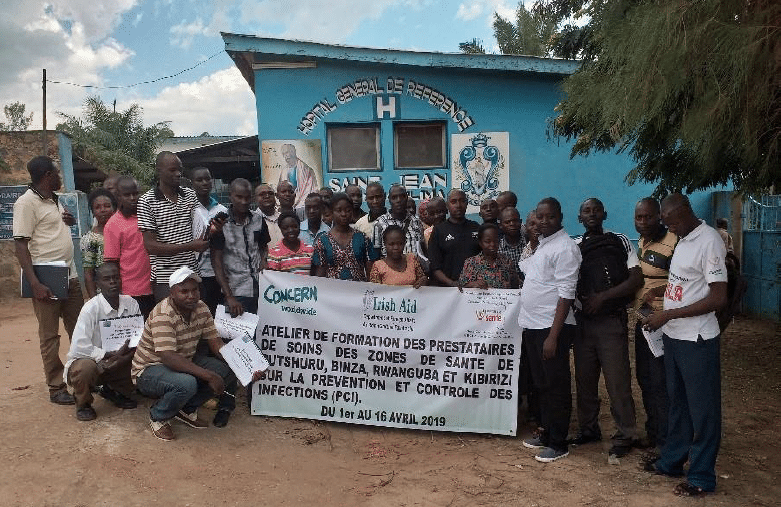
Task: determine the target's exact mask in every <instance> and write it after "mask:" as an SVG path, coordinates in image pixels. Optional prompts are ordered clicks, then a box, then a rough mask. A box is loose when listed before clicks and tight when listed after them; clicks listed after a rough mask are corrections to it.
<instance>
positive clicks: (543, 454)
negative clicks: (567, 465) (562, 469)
mask: <svg viewBox="0 0 781 507" xmlns="http://www.w3.org/2000/svg"><path fill="white" fill-rule="evenodd" d="M567 456H569V451H557V450H556V449H554V448H553V447H546V448H544V449H543V450H542V451H540V453H539V454H538V455H536V456H535V457H534V459H536V460H537V461H539V462H540V463H550V462H551V461H556V460H557V459H561V458H566V457H567Z"/></svg>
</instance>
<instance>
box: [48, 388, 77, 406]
mask: <svg viewBox="0 0 781 507" xmlns="http://www.w3.org/2000/svg"><path fill="white" fill-rule="evenodd" d="M49 401H51V402H52V403H56V404H57V405H75V404H76V399H75V398H74V397H73V395H71V393H69V392H68V391H66V390H65V389H63V390H62V391H57V392H54V393H50V394H49Z"/></svg>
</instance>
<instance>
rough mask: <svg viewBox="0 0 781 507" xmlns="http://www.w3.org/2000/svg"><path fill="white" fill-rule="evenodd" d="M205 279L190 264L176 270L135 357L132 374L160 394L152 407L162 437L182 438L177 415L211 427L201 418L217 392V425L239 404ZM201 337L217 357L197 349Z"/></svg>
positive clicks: (149, 392)
mask: <svg viewBox="0 0 781 507" xmlns="http://www.w3.org/2000/svg"><path fill="white" fill-rule="evenodd" d="M200 283H201V277H200V276H198V275H196V274H195V273H194V272H193V271H192V270H191V269H190V268H188V267H186V266H182V267H180V268H179V269H177V270H176V271H174V272H173V273H172V274H171V276H170V278H169V281H168V285H169V287H170V289H171V294H170V295H169V296H168V297H166V298H165V299H163V300H162V301H160V302H159V303H158V304H157V306H155V308H154V309H153V310H152V313H150V314H149V318H148V319H147V320H146V324H145V326H144V332H143V334H142V335H141V341H140V342H139V344H138V348H137V349H136V353H135V356H134V357H133V364H132V367H131V375H132V378H133V381H134V382H135V383H136V386H137V387H138V390H139V391H140V392H141V393H142V394H144V395H145V396H150V397H155V398H159V399H158V400H157V403H155V404H154V405H152V408H151V409H150V410H149V425H150V426H151V428H152V434H153V435H154V436H155V437H157V438H159V439H160V440H173V439H174V438H176V437H175V436H174V432H173V430H172V429H171V424H170V421H171V419H177V420H179V421H180V422H183V423H184V424H186V425H188V426H190V427H191V428H198V429H200V428H206V427H208V426H209V423H207V422H206V421H204V420H202V419H201V418H199V417H198V407H200V406H201V405H202V404H203V403H204V402H205V401H206V400H208V399H209V398H211V397H213V396H219V403H218V405H217V414H216V415H215V416H214V425H215V426H217V427H223V426H225V425H226V424H228V418H229V417H230V414H231V412H232V411H233V409H234V408H236V398H235V393H236V376H235V375H234V374H233V372H232V371H231V369H230V368H229V367H228V365H227V364H225V362H224V361H222V359H220V354H219V351H220V348H221V347H222V346H223V343H222V340H221V339H220V337H219V335H218V334H217V330H216V329H215V327H214V319H213V318H212V314H211V312H209V308H208V307H207V306H206V303H204V302H203V301H201V300H200V297H201V294H200V290H199V284H200ZM200 340H205V341H206V342H208V344H209V348H210V349H211V351H212V353H213V354H214V355H215V356H217V357H209V356H207V355H206V354H202V353H196V347H197V345H198V342H199V341H200ZM256 380H257V379H256Z"/></svg>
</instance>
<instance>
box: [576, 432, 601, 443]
mask: <svg viewBox="0 0 781 507" xmlns="http://www.w3.org/2000/svg"><path fill="white" fill-rule="evenodd" d="M601 441H602V435H589V434H586V433H578V435H577V436H576V437H575V438H573V439H572V440H570V441H569V443H570V444H571V445H586V444H590V443H593V442H601Z"/></svg>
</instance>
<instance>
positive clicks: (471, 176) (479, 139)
mask: <svg viewBox="0 0 781 507" xmlns="http://www.w3.org/2000/svg"><path fill="white" fill-rule="evenodd" d="M489 139H491V138H490V137H489V136H487V135H485V134H482V133H480V134H477V135H476V136H474V137H473V138H472V139H470V140H469V141H470V142H471V144H472V145H471V146H464V147H463V148H462V149H461V152H460V153H459V154H458V162H459V165H460V167H459V169H460V170H461V173H462V174H463V176H464V181H462V182H461V190H463V191H464V192H465V193H466V196H467V199H468V200H469V204H471V205H473V206H479V205H480V202H482V201H483V200H485V199H494V198H496V196H498V195H499V190H498V187H499V169H500V168H501V167H504V157H503V156H502V154H501V153H499V148H497V147H496V146H491V145H489V144H488V140H489Z"/></svg>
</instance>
